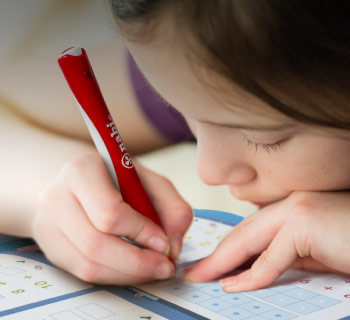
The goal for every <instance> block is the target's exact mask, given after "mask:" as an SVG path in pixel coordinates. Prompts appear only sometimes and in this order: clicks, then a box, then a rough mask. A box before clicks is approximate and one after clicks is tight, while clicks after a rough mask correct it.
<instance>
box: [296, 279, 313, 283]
mask: <svg viewBox="0 0 350 320" xmlns="http://www.w3.org/2000/svg"><path fill="white" fill-rule="evenodd" d="M310 281H311V280H306V279H305V280H300V281H299V282H301V283H309V282H310Z"/></svg>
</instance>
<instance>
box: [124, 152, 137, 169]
mask: <svg viewBox="0 0 350 320" xmlns="http://www.w3.org/2000/svg"><path fill="white" fill-rule="evenodd" d="M122 165H123V166H124V167H125V168H127V169H131V168H132V167H133V166H134V164H133V163H132V161H131V157H130V154H128V153H125V154H124V155H123V158H122Z"/></svg>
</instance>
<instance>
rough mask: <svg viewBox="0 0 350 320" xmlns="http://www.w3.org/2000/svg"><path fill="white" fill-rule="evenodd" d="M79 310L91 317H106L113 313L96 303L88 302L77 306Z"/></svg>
mask: <svg viewBox="0 0 350 320" xmlns="http://www.w3.org/2000/svg"><path fill="white" fill-rule="evenodd" d="M76 309H78V310H79V311H81V312H82V313H85V314H86V315H88V316H90V317H91V318H93V319H105V318H107V317H110V316H113V315H115V313H114V312H112V311H111V310H108V309H106V308H104V307H102V306H100V305H99V304H97V303H88V304H85V305H83V306H80V307H77V308H76Z"/></svg>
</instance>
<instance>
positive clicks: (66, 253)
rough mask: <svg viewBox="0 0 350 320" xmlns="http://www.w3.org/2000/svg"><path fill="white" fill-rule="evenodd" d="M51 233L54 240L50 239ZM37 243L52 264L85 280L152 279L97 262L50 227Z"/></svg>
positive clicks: (134, 281) (129, 281)
mask: <svg viewBox="0 0 350 320" xmlns="http://www.w3.org/2000/svg"><path fill="white" fill-rule="evenodd" d="M53 235H54V238H55V241H51V240H52V237H53ZM39 244H40V247H41V249H42V250H43V251H44V252H45V255H46V257H47V258H48V260H50V261H51V262H52V263H53V264H54V265H56V266H57V267H59V268H60V269H62V270H65V271H67V272H69V273H71V274H73V275H75V276H76V277H77V278H79V279H81V280H83V281H86V282H90V283H97V284H117V285H124V284H129V285H130V284H138V283H145V282H149V281H150V280H152V279H153V278H147V277H145V276H144V275H141V276H136V275H130V274H126V273H122V272H120V271H116V270H114V269H112V268H109V267H107V266H104V265H101V264H98V263H96V262H94V261H92V260H90V259H89V258H87V257H86V256H85V255H84V254H82V253H81V252H80V251H79V250H78V249H77V248H76V247H74V245H73V244H72V242H71V241H69V240H68V239H67V237H66V236H65V235H64V234H63V233H61V232H57V231H54V230H52V229H51V230H50V228H46V232H45V234H42V235H41V236H40V239H39Z"/></svg>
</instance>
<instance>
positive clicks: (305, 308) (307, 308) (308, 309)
mask: <svg viewBox="0 0 350 320" xmlns="http://www.w3.org/2000/svg"><path fill="white" fill-rule="evenodd" d="M285 308H286V309H288V310H292V311H295V312H299V313H301V314H304V315H305V314H309V313H312V312H315V311H318V310H321V308H320V307H318V306H315V305H313V304H310V303H307V302H305V301H298V302H296V303H292V304H290V305H288V306H285Z"/></svg>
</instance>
